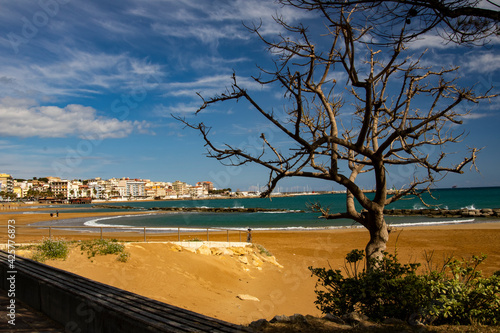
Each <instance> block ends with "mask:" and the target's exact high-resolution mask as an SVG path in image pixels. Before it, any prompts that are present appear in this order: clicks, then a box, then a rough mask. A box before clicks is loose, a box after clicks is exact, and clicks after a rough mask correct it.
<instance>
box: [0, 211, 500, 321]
mask: <svg viewBox="0 0 500 333" xmlns="http://www.w3.org/2000/svg"><path fill="white" fill-rule="evenodd" d="M25 211H28V212H29V214H24V213H23V212H25ZM59 212H60V214H59V217H57V218H50V216H49V214H48V213H49V212H48V211H47V210H44V211H37V210H35V209H33V208H29V209H28V208H23V207H20V208H17V209H11V210H2V211H0V213H2V214H0V225H4V226H5V225H7V221H8V220H15V221H16V222H15V224H16V227H18V229H16V242H17V243H21V242H23V243H24V242H33V241H35V240H37V239H38V240H40V239H41V238H42V237H43V236H48V230H47V229H32V228H29V229H28V228H23V226H25V225H28V224H31V223H35V222H39V221H51V222H57V221H60V220H65V219H70V218H79V219H80V220H74V221H77V222H78V223H80V225H81V223H82V221H83V220H85V219H88V218H95V217H97V216H110V215H123V212H117V213H106V214H104V213H92V212H89V213H69V212H68V213H65V212H64V209H63V208H61V209H59ZM127 214H129V212H127ZM488 222H489V223H474V224H462V225H443V226H425V227H407V228H398V229H396V230H395V231H393V232H392V233H391V235H390V240H389V243H388V251H389V252H391V253H394V251H395V249H397V252H398V256H399V258H400V261H401V262H403V263H406V262H421V263H424V261H425V260H424V253H426V252H427V253H428V254H429V253H431V252H432V253H433V262H432V263H433V264H434V265H439V264H442V262H443V259H444V258H445V257H448V256H455V257H458V258H469V257H470V256H472V255H474V254H481V253H484V254H487V255H488V258H487V260H486V261H485V263H484V264H483V265H482V266H480V269H481V267H482V270H483V273H484V274H486V275H489V274H491V273H493V272H495V271H498V270H500V242H499V241H498V239H500V221H488ZM75 223H76V222H75ZM78 223H77V224H78ZM6 231H7V228H6V227H2V233H1V234H0V237H1V239H2V241H1V242H2V243H5V242H6V240H7V232H6ZM53 232H54V233H53V234H52V236H55V237H61V238H65V239H73V240H75V239H76V240H80V239H88V238H98V237H99V236H100V235H99V233H97V232H95V233H88V232H86V233H81V232H78V231H76V230H71V229H66V230H57V231H54V230H53ZM105 237H106V238H118V239H120V240H124V238H126V240H127V241H137V243H129V244H127V251H128V252H130V259H129V260H128V262H126V263H122V262H118V261H116V257H115V256H111V255H110V256H97V257H95V258H90V259H89V258H88V257H87V255H86V254H82V253H81V251H80V250H79V249H78V248H75V249H73V250H72V251H71V253H70V255H69V257H68V259H67V260H65V261H63V260H52V261H48V262H46V263H47V264H49V265H52V266H55V267H58V268H62V269H65V270H68V271H71V272H73V273H76V274H80V275H83V276H85V277H88V278H91V279H94V280H97V281H100V282H103V283H107V284H110V285H113V286H116V287H118V288H123V289H126V290H129V291H132V292H135V293H138V294H141V295H144V296H147V297H151V298H154V299H157V300H160V301H163V302H166V303H169V304H173V305H176V306H179V307H182V308H186V309H189V310H193V311H196V312H200V313H203V314H205V315H208V316H212V317H216V318H220V319H223V320H227V321H229V322H233V323H237V324H248V323H250V322H252V321H254V320H256V319H260V318H266V319H271V318H272V317H274V316H275V315H282V314H284V315H292V314H294V313H300V314H304V315H306V314H310V315H315V316H319V315H321V314H320V312H319V311H318V310H317V309H316V307H315V304H314V300H315V294H314V288H315V283H316V280H315V279H314V278H312V277H311V275H310V272H309V270H308V267H309V266H314V267H324V266H331V267H332V268H340V267H342V266H343V258H344V256H345V254H346V253H348V252H349V251H350V250H352V249H355V248H357V249H363V248H364V247H365V245H366V242H367V241H368V233H367V232H366V231H365V230H364V229H338V230H314V231H286V232H282V231H279V232H277V231H274V232H273V231H261V232H254V234H253V242H254V243H255V244H259V245H261V246H263V247H264V248H265V249H267V251H269V252H270V253H271V254H272V255H273V256H274V257H275V258H276V261H277V262H278V263H279V265H276V264H273V263H270V262H264V263H263V264H261V265H253V264H251V263H249V264H246V263H244V262H242V260H240V259H239V258H238V257H236V256H229V255H204V254H197V253H192V252H189V251H180V252H178V251H177V250H175V249H172V246H171V245H170V244H167V243H164V242H161V241H174V240H177V239H176V238H177V235H169V236H165V235H151V236H150V235H148V241H149V242H148V243H144V242H140V241H142V240H143V239H142V238H143V236H142V235H141V234H140V233H127V234H126V235H124V234H123V233H121V234H120V233H115V232H110V233H106V234H105ZM182 237H183V238H191V237H193V238H200V239H203V237H206V235H204V234H203V233H200V234H194V233H193V234H189V235H183V236H182ZM226 237H227V234H226V233H224V232H221V233H214V234H211V235H210V240H211V241H225V240H226ZM230 237H231V238H232V241H237V239H236V238H237V237H238V235H237V234H234V235H230ZM20 254H21V253H20ZM26 255H28V254H26ZM239 295H250V296H253V297H255V298H257V299H258V301H257V300H241V299H240V298H238V296H239Z"/></svg>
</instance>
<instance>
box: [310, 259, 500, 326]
mask: <svg viewBox="0 0 500 333" xmlns="http://www.w3.org/2000/svg"><path fill="white" fill-rule="evenodd" d="M364 257H365V255H364V251H359V250H353V251H351V252H350V253H349V254H348V255H347V256H346V265H345V275H346V276H344V275H343V274H342V272H341V270H333V269H325V268H313V267H309V269H310V271H311V272H312V275H313V276H316V277H317V278H318V283H317V286H316V287H317V288H316V295H317V300H316V302H315V303H316V305H317V307H318V309H320V310H321V311H322V312H323V313H325V314H332V315H336V316H345V315H347V314H349V313H352V312H358V313H361V314H364V315H366V316H368V317H369V318H370V319H372V320H376V321H383V320H384V319H387V318H396V319H401V320H404V321H407V322H413V323H421V324H438V325H443V324H449V325H473V324H481V325H498V324H500V276H498V275H496V274H493V275H491V276H490V277H484V276H483V275H482V272H481V271H479V270H477V267H478V266H479V265H480V264H481V263H482V262H483V261H484V260H485V259H486V256H485V255H481V256H473V257H472V258H471V259H469V260H458V259H455V258H448V259H447V260H445V262H444V263H443V264H442V266H441V267H440V268H433V269H431V266H432V265H430V264H429V260H431V259H429V257H428V265H427V267H428V269H427V271H426V272H424V273H421V274H419V273H417V269H418V268H419V267H420V266H421V264H419V263H412V264H401V263H400V262H399V261H398V258H397V255H391V254H388V253H385V254H384V257H383V258H382V259H379V260H376V259H373V262H372V263H371V264H370V265H369V267H372V269H369V270H366V269H364V268H363V267H366V263H365V264H364V265H363V266H362V261H363V259H364Z"/></svg>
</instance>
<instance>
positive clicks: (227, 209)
mask: <svg viewBox="0 0 500 333" xmlns="http://www.w3.org/2000/svg"><path fill="white" fill-rule="evenodd" d="M94 208H107V209H140V208H139V207H131V206H112V205H95V206H94ZM147 210H151V211H166V212H197V213H257V212H287V211H288V210H287V209H274V208H257V207H255V208H244V207H152V208H148V209H147ZM294 212H297V211H294ZM299 212H301V213H303V212H304V211H299Z"/></svg>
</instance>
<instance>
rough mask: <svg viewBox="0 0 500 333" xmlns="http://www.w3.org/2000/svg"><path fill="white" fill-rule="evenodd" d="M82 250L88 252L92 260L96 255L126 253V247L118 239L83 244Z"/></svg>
mask: <svg viewBox="0 0 500 333" xmlns="http://www.w3.org/2000/svg"><path fill="white" fill-rule="evenodd" d="M80 249H81V250H82V251H86V252H87V255H88V256H89V258H92V257H95V256H96V255H106V254H121V253H124V249H125V246H124V245H123V244H121V243H118V241H117V240H116V239H112V240H108V239H94V240H90V241H84V242H82V244H81V245H80ZM125 261H126V260H125Z"/></svg>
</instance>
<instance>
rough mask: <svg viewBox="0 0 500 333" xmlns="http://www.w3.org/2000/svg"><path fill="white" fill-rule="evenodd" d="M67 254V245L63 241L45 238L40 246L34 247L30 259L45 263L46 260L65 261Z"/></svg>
mask: <svg viewBox="0 0 500 333" xmlns="http://www.w3.org/2000/svg"><path fill="white" fill-rule="evenodd" d="M68 253H69V249H68V243H67V242H65V241H64V240H62V239H48V238H45V239H44V240H43V241H42V243H41V244H40V245H37V246H36V247H35V254H34V255H33V257H32V259H33V260H36V261H39V262H45V260H48V259H66V258H67V257H68Z"/></svg>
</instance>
